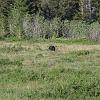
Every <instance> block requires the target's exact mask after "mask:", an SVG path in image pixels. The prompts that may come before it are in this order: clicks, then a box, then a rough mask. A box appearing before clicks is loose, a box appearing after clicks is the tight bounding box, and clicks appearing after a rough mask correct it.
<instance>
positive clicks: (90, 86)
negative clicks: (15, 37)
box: [0, 39, 100, 100]
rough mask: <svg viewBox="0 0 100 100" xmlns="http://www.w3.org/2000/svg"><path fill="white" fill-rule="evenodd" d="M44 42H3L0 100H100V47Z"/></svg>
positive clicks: (0, 68)
mask: <svg viewBox="0 0 100 100" xmlns="http://www.w3.org/2000/svg"><path fill="white" fill-rule="evenodd" d="M40 41H42V42H41V43H40V42H39V41H37V42H36V41H35V42H34V41H33V40H30V41H28V40H27V41H25V40H23V41H22V40H21V41H10V40H9V41H8V40H5V41H0V100H99V99H100V45H99V43H96V42H93V43H90V42H84V43H83V41H81V40H74V41H73V40H72V43H70V42H69V41H71V40H67V41H66V40H64V39H60V40H55V41H53V40H52V41H51V40H40ZM47 41H48V42H47ZM57 41H58V42H57ZM61 41H62V42H61ZM75 41H78V42H75ZM51 44H54V45H55V46H56V51H55V52H52V51H49V50H48V47H49V45H51ZM83 44H84V45H83ZM93 44H95V45H93ZM96 44H97V45H96Z"/></svg>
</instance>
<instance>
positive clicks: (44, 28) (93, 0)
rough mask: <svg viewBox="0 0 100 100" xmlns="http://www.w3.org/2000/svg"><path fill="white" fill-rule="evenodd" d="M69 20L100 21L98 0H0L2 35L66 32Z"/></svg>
mask: <svg viewBox="0 0 100 100" xmlns="http://www.w3.org/2000/svg"><path fill="white" fill-rule="evenodd" d="M72 20H81V21H85V22H88V23H90V24H91V23H92V22H94V21H98V22H99V21H100V0H0V33H1V34H4V35H5V36H8V35H9V34H14V35H17V36H18V37H21V36H22V35H23V34H24V35H26V34H28V35H30V36H33V34H34V35H37V34H38V35H40V36H44V34H45V37H49V36H51V34H53V35H54V34H56V35H58V36H59V37H60V36H66V32H67V36H69V35H68V33H70V32H69V29H70V28H69V27H70V22H71V21H72ZM54 26H55V28H54ZM63 34H64V35H63Z"/></svg>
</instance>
